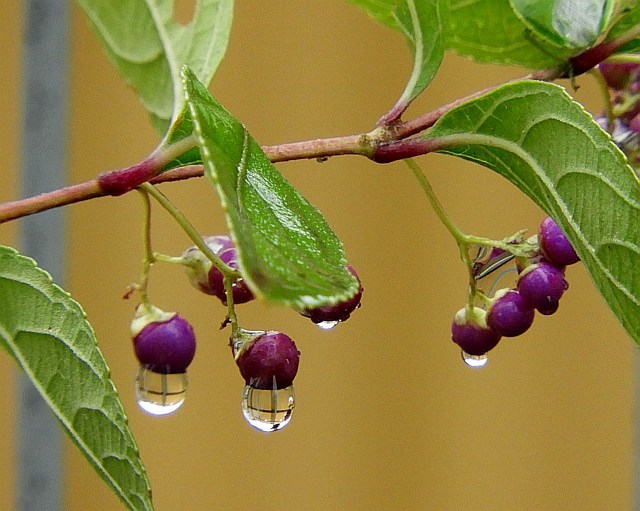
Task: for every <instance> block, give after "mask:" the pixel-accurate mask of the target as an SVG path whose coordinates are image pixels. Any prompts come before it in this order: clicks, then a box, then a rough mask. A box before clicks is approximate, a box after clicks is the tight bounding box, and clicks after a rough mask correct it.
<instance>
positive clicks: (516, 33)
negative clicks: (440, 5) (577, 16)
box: [446, 0, 575, 69]
mask: <svg viewBox="0 0 640 511" xmlns="http://www.w3.org/2000/svg"><path fill="white" fill-rule="evenodd" d="M446 33H447V47H448V48H450V49H452V50H454V51H455V52H457V53H459V54H460V55H463V56H466V57H469V58H472V59H474V60H477V61H478V62H491V63H495V64H509V65H517V66H525V67H528V68H532V69H543V68H546V67H551V66H556V65H559V64H560V63H561V62H563V61H564V60H566V59H567V58H569V57H570V56H571V55H572V54H573V53H575V52H574V51H572V50H569V49H566V48H565V49H562V48H557V47H555V46H551V45H549V44H548V43H546V42H545V41H544V40H541V39H539V38H538V37H536V35H535V34H533V33H531V30H530V29H529V28H528V27H527V26H526V25H525V24H524V23H523V22H522V20H520V18H518V16H516V14H515V13H514V12H513V9H512V8H511V5H510V4H509V0H449V27H448V29H447V31H446Z"/></svg>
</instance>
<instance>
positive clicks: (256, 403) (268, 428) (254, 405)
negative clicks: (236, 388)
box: [242, 385, 295, 433]
mask: <svg viewBox="0 0 640 511" xmlns="http://www.w3.org/2000/svg"><path fill="white" fill-rule="evenodd" d="M294 407H295V392H294V391H293V385H289V386H288V387H286V388H284V389H276V388H274V389H267V390H263V389H255V388H253V387H252V386H251V385H247V386H245V388H244V392H243V393H242V414H243V415H244V418H245V419H246V420H247V422H248V423H249V424H251V426H253V427H254V428H256V429H258V430H260V431H263V432H265V433H272V432H273V431H278V430H279V429H282V428H284V427H285V426H286V425H287V424H289V422H290V421H291V415H292V414H293V408H294Z"/></svg>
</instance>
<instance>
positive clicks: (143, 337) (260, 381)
mask: <svg viewBox="0 0 640 511" xmlns="http://www.w3.org/2000/svg"><path fill="white" fill-rule="evenodd" d="M203 241H204V242H205V243H206V245H207V247H208V248H209V249H210V250H211V251H212V252H213V253H214V254H215V255H217V256H218V257H219V258H220V260H221V261H222V262H223V263H224V264H226V265H227V266H228V267H229V268H232V269H233V270H236V272H238V277H236V279H235V280H234V281H233V282H231V291H232V293H233V295H232V299H233V304H234V306H235V305H237V304H242V303H246V302H249V301H251V300H253V299H254V294H253V292H252V290H251V289H250V287H249V286H248V284H247V282H246V281H245V280H244V279H243V278H242V277H241V276H239V275H240V274H239V272H240V269H239V265H238V254H237V251H236V247H235V244H234V242H233V240H232V239H231V238H230V237H229V236H223V235H218V236H209V237H206V238H203ZM170 259H175V258H170ZM177 259H178V260H179V262H180V263H181V264H183V265H184V266H185V268H186V270H187V274H188V276H189V279H190V281H191V283H192V284H193V286H194V287H196V289H198V290H200V291H202V292H203V293H205V294H208V295H212V296H216V297H217V298H218V299H219V300H220V301H221V302H222V303H223V304H224V305H227V302H228V297H227V292H226V289H225V277H224V275H223V273H222V272H221V271H220V270H219V269H218V268H216V266H215V265H214V264H213V263H212V262H211V261H210V259H209V258H208V257H207V256H206V255H205V254H204V253H203V252H202V251H201V250H200V249H199V248H197V247H195V246H194V247H190V248H188V249H187V250H185V251H184V252H183V254H182V256H181V257H180V258H177ZM347 269H348V270H349V272H350V273H351V274H352V275H353V276H354V277H356V279H357V280H358V282H359V283H360V279H359V278H358V275H357V273H356V271H355V270H354V269H353V268H352V267H351V266H348V265H347ZM362 292H363V288H362V285H361V284H360V286H359V289H358V291H357V293H356V294H355V295H354V296H353V297H352V298H350V299H348V300H345V301H343V302H340V303H337V304H334V305H328V306H322V307H316V308H307V309H304V310H297V312H298V313H300V314H301V315H303V316H305V317H308V318H309V319H311V321H312V322H314V323H316V324H319V325H320V326H323V328H328V326H327V325H329V326H333V325H335V324H337V323H339V322H341V321H345V320H347V319H348V318H349V316H350V315H351V313H352V312H353V311H354V310H355V309H356V308H358V307H359V306H360V300H361V298H362ZM131 334H132V338H133V345H134V352H135V354H136V357H137V358H138V361H139V362H140V365H141V372H140V373H139V377H138V383H139V394H140V393H142V395H143V399H140V398H139V402H140V405H141V406H142V407H143V409H145V410H147V411H150V412H151V413H154V414H157V415H162V414H166V413H170V411H166V408H167V407H164V408H163V406H162V405H163V404H167V405H168V404H169V403H171V406H172V408H171V411H173V410H175V409H177V408H178V407H179V405H180V404H181V402H182V401H183V400H184V393H185V392H186V370H187V367H188V366H189V364H190V363H191V361H192V360H193V357H194V354H195V335H194V333H193V328H192V327H191V325H189V323H187V322H186V320H184V319H183V318H182V317H181V316H179V315H178V314H176V313H165V312H163V311H161V310H160V309H158V308H157V307H154V306H152V305H149V304H144V305H141V306H139V307H138V309H137V312H136V317H135V318H134V320H133V322H132V324H131ZM231 347H232V349H233V353H234V357H235V360H236V364H237V365H238V368H239V369H240V374H241V375H242V377H243V378H244V380H245V382H246V385H247V387H246V388H245V393H244V398H243V412H244V414H245V417H246V418H247V420H248V421H249V423H250V424H252V425H253V426H255V427H256V428H258V429H261V430H262V431H275V430H277V429H279V428H281V427H283V426H284V425H285V424H286V423H288V421H289V420H290V416H291V411H292V409H293V387H292V384H293V380H294V378H295V376H296V374H297V372H298V365H299V360H300V352H299V351H298V349H297V348H296V345H295V343H294V341H293V340H292V339H291V338H290V337H289V336H287V335H285V334H284V333H282V332H274V331H257V332H254V331H247V330H244V329H241V328H237V329H236V328H235V327H234V333H233V336H232V339H231ZM150 375H152V376H150ZM153 375H155V376H153ZM169 375H183V377H184V378H183V380H182V383H181V387H180V392H181V399H182V401H180V402H179V403H178V404H177V405H176V402H177V399H173V400H171V399H168V396H167V390H166V389H167V386H168V383H167V382H168V377H169ZM158 376H160V378H159V379H158V378H157V377H158ZM150 381H153V382H156V381H158V382H159V383H158V384H157V385H159V386H160V387H161V389H151V388H147V387H148V385H149V384H148V383H147V382H150ZM141 382H143V383H141ZM262 391H264V392H267V393H272V394H269V395H268V396H267V397H265V396H264V395H263V394H261V392H262ZM282 392H284V393H285V395H284V398H283V397H282V396H280V397H279V393H282ZM281 398H283V399H284V400H285V401H286V404H285V405H280V404H279V400H282V399H281ZM149 401H152V402H151V403H150V402H149ZM274 407H275V408H274ZM271 408H274V409H273V410H271Z"/></svg>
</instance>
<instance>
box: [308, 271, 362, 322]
mask: <svg viewBox="0 0 640 511" xmlns="http://www.w3.org/2000/svg"><path fill="white" fill-rule="evenodd" d="M347 270H349V272H350V273H351V275H353V276H354V277H355V278H356V279H357V281H358V291H357V292H356V294H355V295H353V296H352V297H351V298H349V299H348V300H345V301H343V302H340V303H336V304H334V305H325V306H323V307H315V308H313V309H304V310H302V311H299V312H300V314H302V315H303V316H305V317H307V318H309V319H310V320H311V321H313V322H314V323H316V324H317V323H323V322H336V321H346V320H347V319H349V317H350V316H351V313H352V312H353V311H354V310H356V309H357V308H358V307H359V306H360V301H361V300H362V292H363V291H364V288H363V287H362V282H361V281H360V277H358V274H357V273H356V270H354V269H353V267H352V266H351V265H347Z"/></svg>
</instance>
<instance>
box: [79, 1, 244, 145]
mask: <svg viewBox="0 0 640 511" xmlns="http://www.w3.org/2000/svg"><path fill="white" fill-rule="evenodd" d="M78 3H79V4H80V6H81V7H82V8H83V9H84V11H85V13H86V15H87V17H88V18H89V19H90V20H91V23H92V25H93V28H94V30H95V32H96V34H97V35H98V36H99V38H100V40H101V42H102V44H103V46H104V48H105V50H106V52H107V56H108V57H109V59H110V60H111V62H112V63H113V65H114V66H115V67H116V68H117V69H118V71H119V73H120V74H121V75H122V77H123V78H124V79H125V80H126V82H127V83H128V84H129V85H131V87H133V89H134V90H135V91H136V93H137V94H138V96H139V97H140V100H141V101H142V103H143V104H144V106H145V108H146V109H147V110H148V111H149V113H150V114H151V119H152V122H153V123H154V125H155V126H156V127H157V128H158V129H159V130H160V131H161V132H163V133H164V131H165V130H166V128H167V126H168V124H169V121H170V120H171V119H172V117H173V116H174V114H177V113H178V112H179V111H180V110H181V108H182V100H183V96H182V82H181V79H180V69H181V68H182V66H183V65H185V64H186V65H189V66H190V67H191V68H192V69H193V70H194V72H195V74H196V76H198V79H199V80H200V81H202V82H203V83H205V84H209V82H210V81H211V78H212V77H213V75H214V73H215V71H216V69H217V67H218V64H219V63H220V61H221V60H222V57H223V56H224V53H225V51H226V48H227V41H228V39H229V31H230V29H231V21H232V16H233V0H199V1H198V2H196V8H195V12H194V14H193V18H192V20H191V21H190V22H189V23H187V24H186V25H181V24H179V23H178V22H176V21H175V20H174V17H173V14H174V13H173V11H174V0H161V1H157V0H109V1H104V0H78Z"/></svg>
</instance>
